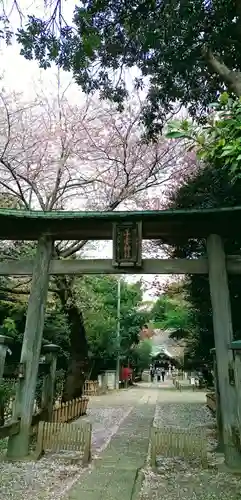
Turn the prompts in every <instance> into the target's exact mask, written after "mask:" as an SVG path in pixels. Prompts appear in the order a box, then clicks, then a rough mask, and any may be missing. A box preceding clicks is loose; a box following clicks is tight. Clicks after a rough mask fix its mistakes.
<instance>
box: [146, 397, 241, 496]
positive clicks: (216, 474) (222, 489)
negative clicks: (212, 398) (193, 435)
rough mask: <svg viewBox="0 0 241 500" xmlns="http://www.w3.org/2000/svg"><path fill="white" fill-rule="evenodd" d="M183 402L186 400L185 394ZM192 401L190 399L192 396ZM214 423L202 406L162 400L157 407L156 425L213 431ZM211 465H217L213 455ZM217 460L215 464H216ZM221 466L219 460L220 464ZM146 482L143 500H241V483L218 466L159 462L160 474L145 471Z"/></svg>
mask: <svg viewBox="0 0 241 500" xmlns="http://www.w3.org/2000/svg"><path fill="white" fill-rule="evenodd" d="M183 398H184V399H185V396H184V394H183ZM189 398H190V396H189ZM214 422H215V421H214V419H213V417H212V415H211V413H210V412H209V410H208V409H207V408H206V407H205V405H204V404H202V403H199V402H198V403H195V395H193V402H191V401H190V400H189V401H188V403H185V401H184V402H182V401H180V402H179V403H178V404H176V403H173V402H171V403H168V402H164V404H162V402H161V397H160V401H159V403H158V405H157V409H156V415H155V424H156V425H158V426H160V425H166V426H180V427H183V428H187V427H192V426H194V427H196V426H200V425H202V426H203V425H206V426H207V427H210V428H211V427H213V424H214ZM208 444H209V446H208V447H209V449H212V448H213V447H214V445H215V444H216V442H215V438H214V435H213V431H211V432H210V435H209V443H208ZM209 457H210V462H212V463H214V462H215V456H214V454H210V455H209ZM213 459H214V460H213ZM216 463H217V460H216ZM144 473H145V480H144V484H143V487H142V491H141V494H140V500H159V499H161V500H176V499H180V500H181V499H182V500H240V499H241V479H240V477H238V476H235V475H233V474H230V473H224V472H220V470H219V469H218V468H217V466H213V467H211V466H210V468H208V469H204V468H202V467H201V464H200V463H199V461H198V460H191V461H188V460H184V459H182V458H178V457H177V458H164V457H161V456H159V457H158V459H157V470H156V471H155V472H154V471H153V470H151V469H150V468H147V469H146V470H145V471H144Z"/></svg>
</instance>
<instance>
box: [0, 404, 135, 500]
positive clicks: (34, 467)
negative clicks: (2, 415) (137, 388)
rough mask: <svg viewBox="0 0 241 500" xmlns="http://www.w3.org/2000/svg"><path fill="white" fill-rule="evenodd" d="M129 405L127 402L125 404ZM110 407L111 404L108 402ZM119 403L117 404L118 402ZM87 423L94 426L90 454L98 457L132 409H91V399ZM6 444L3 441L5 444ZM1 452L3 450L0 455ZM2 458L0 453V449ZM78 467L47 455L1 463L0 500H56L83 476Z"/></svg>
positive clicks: (121, 407)
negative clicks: (30, 459)
mask: <svg viewBox="0 0 241 500" xmlns="http://www.w3.org/2000/svg"><path fill="white" fill-rule="evenodd" d="M128 403H129V401H128ZM109 404H110V401H109ZM119 404H120V403H119ZM91 406H92V407H91V408H90V410H88V416H87V417H85V418H84V419H82V420H87V421H89V422H91V423H92V425H93V432H92V445H93V455H96V454H97V455H98V453H100V452H101V451H102V449H103V448H104V447H105V445H107V444H108V442H109V440H110V438H111V436H112V435H113V434H114V433H115V432H116V431H117V429H118V426H119V424H120V423H121V421H122V420H123V418H124V417H125V415H127V414H128V412H129V411H130V409H131V406H130V405H128V406H124V405H122V406H115V407H114V408H112V407H111V406H109V407H108V408H103V407H101V406H100V405H98V407H97V408H95V407H94V399H93V400H92V404H91ZM6 444H7V443H6V442H5V445H6ZM3 452H4V450H3V449H2V456H3ZM0 456H1V450H0ZM85 470H86V469H82V468H81V466H80V465H79V464H74V465H71V464H70V462H69V461H66V460H64V459H59V460H57V459H56V458H54V455H46V456H45V457H43V458H42V459H41V460H40V461H38V462H17V463H16V464H11V463H7V462H0V500H10V499H11V500H12V499H14V500H20V499H21V500H23V499H24V498H27V499H28V500H41V499H44V500H53V499H55V500H58V499H60V498H62V497H63V494H64V491H65V490H66V489H68V487H69V486H70V485H71V483H72V482H73V481H74V480H75V479H77V478H78V477H80V476H81V474H84V473H85Z"/></svg>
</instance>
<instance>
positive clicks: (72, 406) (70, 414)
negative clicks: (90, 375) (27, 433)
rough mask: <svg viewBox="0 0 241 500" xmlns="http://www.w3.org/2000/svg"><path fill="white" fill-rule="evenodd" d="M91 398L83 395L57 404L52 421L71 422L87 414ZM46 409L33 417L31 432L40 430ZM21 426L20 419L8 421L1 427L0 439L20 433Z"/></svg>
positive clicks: (34, 432)
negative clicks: (39, 425) (39, 426)
mask: <svg viewBox="0 0 241 500" xmlns="http://www.w3.org/2000/svg"><path fill="white" fill-rule="evenodd" d="M88 401H89V398H87V397H86V396H83V397H82V398H76V399H73V400H72V401H68V402H67V403H62V404H59V405H56V406H55V407H54V409H53V414H52V419H51V421H52V422H56V423H65V422H71V421H72V420H75V419H77V418H79V417H81V416H82V415H85V414H86V411H87V406H88ZM46 416H47V412H46V410H40V411H39V412H37V413H36V414H35V415H33V418H32V430H31V434H32V435H33V434H36V432H37V430H38V424H39V422H40V421H44V420H45V419H46ZM19 428H20V421H19V420H14V421H10V422H7V423H6V424H5V425H3V426H1V427H0V439H4V438H6V437H9V436H12V435H13V434H18V433H19Z"/></svg>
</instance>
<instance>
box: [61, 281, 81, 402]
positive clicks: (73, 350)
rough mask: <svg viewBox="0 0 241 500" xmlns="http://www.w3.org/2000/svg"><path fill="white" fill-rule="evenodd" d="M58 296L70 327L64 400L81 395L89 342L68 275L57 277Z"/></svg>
mask: <svg viewBox="0 0 241 500" xmlns="http://www.w3.org/2000/svg"><path fill="white" fill-rule="evenodd" d="M56 284H57V286H58V292H57V293H58V297H59V299H60V301H61V305H62V309H63V312H64V313H65V315H66V317H67V319H68V323H69V328H70V357H69V363H68V370H67V375H66V379H65V384H64V390H63V401H69V400H71V399H73V398H76V397H80V396H81V395H82V392H83V386H84V382H85V374H86V372H87V369H88V344H87V340H86V332H85V327H84V320H83V315H82V312H81V311H80V310H79V308H78V306H77V305H76V301H75V297H74V291H73V282H72V280H71V281H68V279H67V278H66V277H63V278H62V277H61V278H57V279H56Z"/></svg>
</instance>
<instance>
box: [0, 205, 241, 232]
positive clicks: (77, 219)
mask: <svg viewBox="0 0 241 500" xmlns="http://www.w3.org/2000/svg"><path fill="white" fill-rule="evenodd" d="M121 221H122V222H124V221H142V233H143V239H163V240H164V241H175V239H179V238H180V237H184V238H191V237H205V236H207V235H208V234H210V233H217V234H220V235H223V236H235V234H239V233H240V231H241V206H237V207H231V208H216V209H199V210H197V209H187V210H159V211H151V210H150V211H143V212H142V211H137V212H107V211H106V212H65V211H52V212H41V211H27V210H9V209H0V239H9V240H11V239H13V240H14V239H15V240H35V239H38V238H39V236H40V235H41V234H50V235H52V236H53V238H54V239H56V240H59V239H63V240H80V239H89V240H109V239H112V223H113V222H121Z"/></svg>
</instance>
